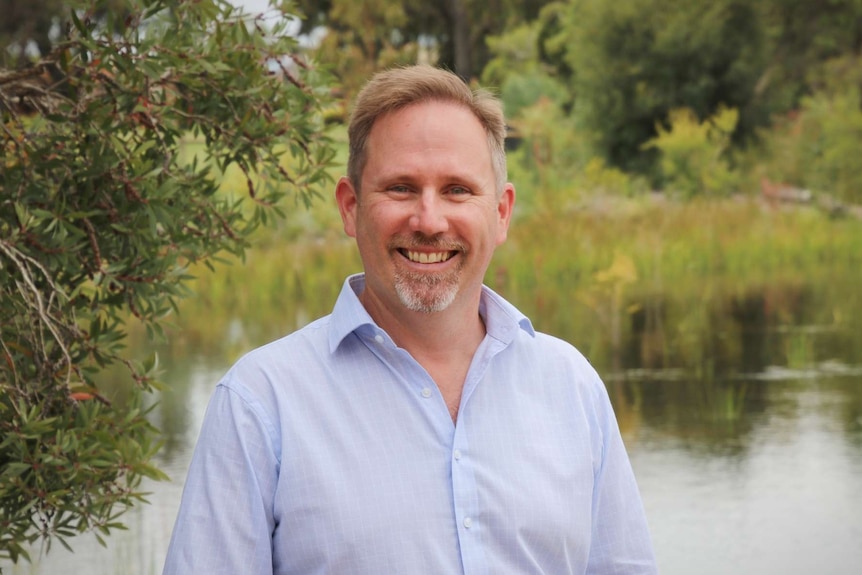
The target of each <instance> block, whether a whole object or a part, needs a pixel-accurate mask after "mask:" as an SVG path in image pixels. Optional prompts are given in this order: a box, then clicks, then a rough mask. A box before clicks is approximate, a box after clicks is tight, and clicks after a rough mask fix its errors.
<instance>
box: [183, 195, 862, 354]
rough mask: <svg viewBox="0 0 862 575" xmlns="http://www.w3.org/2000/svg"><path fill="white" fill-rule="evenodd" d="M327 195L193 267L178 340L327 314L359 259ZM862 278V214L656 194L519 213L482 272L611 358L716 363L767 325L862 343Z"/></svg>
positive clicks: (274, 327) (256, 333) (272, 331)
mask: <svg viewBox="0 0 862 575" xmlns="http://www.w3.org/2000/svg"><path fill="white" fill-rule="evenodd" d="M327 203H328V200H327V201H326V202H322V205H319V206H318V207H316V208H315V209H314V210H312V212H308V213H306V212H302V213H300V214H299V215H301V216H302V218H303V222H304V223H303V224H302V229H303V230H304V231H302V232H301V233H300V232H298V231H297V230H298V228H297V224H296V222H293V223H291V224H290V225H285V226H283V227H282V228H281V229H279V230H275V231H271V230H270V231H267V232H263V234H262V235H261V236H260V237H259V238H258V241H257V242H256V244H255V247H254V248H253V249H251V250H250V251H249V253H248V255H247V259H246V261H245V263H243V264H239V263H236V264H234V265H226V266H219V267H218V268H217V269H216V271H215V272H212V271H209V270H207V269H198V270H194V273H195V275H197V276H198V279H197V280H196V282H195V284H194V286H193V289H194V291H195V294H196V295H195V297H193V298H190V299H188V300H185V301H183V302H182V304H181V306H180V312H181V313H180V315H179V317H178V318H176V320H175V326H176V327H175V328H174V329H172V330H170V340H171V347H172V348H174V349H175V350H183V349H186V348H188V349H191V350H205V351H206V352H207V353H211V352H215V353H225V354H228V355H230V356H235V355H237V354H239V353H241V352H242V351H244V350H247V349H249V348H250V347H252V346H254V345H258V344H260V343H263V342H265V341H267V340H270V339H273V338H275V337H278V336H279V335H282V334H284V333H287V332H289V331H291V330H293V329H295V328H297V327H299V326H301V325H303V324H305V323H307V322H308V321H310V320H311V319H314V318H315V317H318V316H320V315H323V314H326V313H328V312H329V311H330V309H331V307H332V304H333V302H334V301H335V298H336V296H337V294H338V291H339V289H340V288H341V284H342V281H343V279H344V277H345V276H346V275H347V274H349V273H353V272H356V271H359V270H360V269H361V266H360V262H359V259H358V256H357V254H356V250H355V247H354V245H353V243H352V241H351V240H349V239H348V238H346V237H344V235H343V233H342V232H341V230H340V226H339V223H338V222H337V219H336V218H333V216H332V214H333V211H334V209H335V208H334V206H332V205H326V204H327ZM860 279H862V226H860V224H859V222H858V221H855V220H850V219H846V220H842V219H830V218H829V217H827V216H826V215H824V214H823V213H821V212H818V211H816V210H813V209H809V208H792V209H771V208H768V207H765V206H763V205H761V204H760V203H758V202H755V201H750V200H744V199H725V200H702V201H701V200H697V201H689V202H672V201H667V200H664V199H662V198H659V197H650V198H643V199H638V200H632V199H617V198H595V199H593V200H591V201H589V202H585V203H583V204H581V205H579V206H576V207H573V208H572V209H570V210H568V211H566V212H563V213H542V212H533V213H529V214H518V217H517V221H516V222H515V223H514V224H513V228H512V230H511V234H510V238H509V240H508V241H507V243H506V244H504V245H503V246H502V247H501V248H500V249H499V251H498V253H497V255H496V256H495V259H494V261H493V263H492V266H491V268H490V270H489V272H488V276H487V278H486V281H487V283H488V284H489V285H490V286H491V287H492V288H494V289H495V290H497V291H499V292H500V293H502V294H503V295H505V296H506V297H507V298H509V299H510V300H511V301H513V302H514V303H515V304H516V305H517V306H519V307H520V308H521V309H522V310H523V311H524V312H525V313H527V314H528V315H529V316H530V317H531V318H532V319H533V321H534V323H535V324H536V326H537V328H539V329H541V330H542V331H546V332H549V333H553V334H556V335H559V336H561V337H564V338H565V339H568V340H570V341H572V342H574V343H576V344H577V345H578V346H579V347H581V348H582V349H583V350H584V351H585V352H587V353H588V354H589V355H590V356H591V358H592V359H594V362H597V363H598V364H600V365H605V366H614V365H616V364H619V363H623V364H626V363H629V362H631V361H634V360H637V361H638V362H640V364H643V365H647V366H656V367H662V366H664V367H666V366H669V365H684V366H689V367H694V368H695V369H709V367H708V366H709V364H710V363H712V362H714V361H715V360H716V358H715V355H716V354H718V355H719V356H720V357H719V359H720V360H721V361H723V362H724V361H725V360H724V359H722V357H721V356H728V357H726V358H725V359H726V360H727V361H729V362H734V361H737V360H738V358H737V356H740V357H741V356H742V355H743V354H744V353H746V352H745V350H744V349H743V347H744V344H743V342H741V341H739V337H737V336H738V335H739V334H740V333H742V331H744V330H747V329H750V328H751V326H752V325H757V324H760V325H761V326H762V327H771V328H775V329H778V328H781V326H785V327H787V326H791V327H792V326H794V325H801V324H817V325H822V326H826V327H827V328H828V329H829V330H836V331H837V332H841V333H844V332H847V331H848V330H849V332H851V334H850V335H849V336H848V337H851V338H852V337H856V339H855V340H852V341H851V342H849V343H845V344H842V345H845V346H846V345H851V346H853V345H855V346H856V348H857V349H859V348H862V339H860V338H859V337H858V336H853V335H852V333H855V332H859V331H862V328H860V326H862V297H861V296H860V295H859V288H858V284H859V282H860ZM723 342H724V343H723ZM853 342H856V343H853ZM795 345H796V347H797V348H799V342H797V344H795ZM635 348H636V349H635ZM790 352H792V350H788V353H790ZM796 353H798V351H797V352H796ZM632 354H634V355H637V356H638V357H634V358H632V357H628V356H631V355H632ZM735 358H736V359H735ZM860 360H862V358H860ZM737 362H738V361H737ZM704 366H706V367H704Z"/></svg>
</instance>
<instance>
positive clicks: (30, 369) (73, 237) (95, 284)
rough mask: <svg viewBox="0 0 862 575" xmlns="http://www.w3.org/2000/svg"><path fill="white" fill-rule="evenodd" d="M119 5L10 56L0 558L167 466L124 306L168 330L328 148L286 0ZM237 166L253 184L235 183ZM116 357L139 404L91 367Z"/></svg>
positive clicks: (64, 530) (4, 89) (102, 520)
mask: <svg viewBox="0 0 862 575" xmlns="http://www.w3.org/2000/svg"><path fill="white" fill-rule="evenodd" d="M66 4H67V5H68V4H70V3H66ZM103 7H104V4H103V3H98V2H95V1H93V0H91V1H89V2H86V1H83V0H81V1H80V2H76V3H71V6H70V7H66V8H64V9H63V11H62V12H58V13H57V16H56V19H55V20H54V22H55V25H56V27H57V28H58V29H59V30H61V31H62V32H61V33H60V34H59V35H58V37H57V38H56V40H55V41H54V42H53V43H52V46H51V48H50V50H49V51H48V52H43V50H42V48H41V47H40V49H39V55H38V57H36V58H35V59H34V60H32V61H31V62H30V63H29V64H27V65H19V66H18V69H16V70H6V69H3V70H0V114H2V123H0V138H2V140H0V150H2V159H0V166H2V169H0V558H7V557H8V558H11V559H12V560H13V561H15V562H17V560H18V558H19V557H21V556H25V557H26V544H28V543H32V542H33V541H35V540H37V539H39V538H40V537H42V538H45V539H46V540H47V542H48V544H49V545H50V542H51V541H52V540H58V541H60V542H61V543H62V544H63V545H66V546H68V543H67V542H66V539H68V538H69V537H72V536H74V535H76V534H79V533H82V532H86V531H91V530H95V532H96V536H97V537H99V538H100V540H101V536H103V535H108V534H109V533H110V532H111V530H112V529H114V528H117V527H120V526H121V524H120V522H119V520H118V518H119V516H120V515H121V513H122V512H123V511H124V510H125V509H127V508H128V507H129V506H131V505H133V504H134V503H135V502H137V501H140V500H143V494H142V493H140V489H139V485H140V481H141V479H142V478H143V477H152V478H156V479H159V478H163V474H162V473H161V471H159V470H158V469H157V468H156V467H155V466H154V465H153V464H152V462H151V458H152V456H153V455H154V454H155V452H156V450H157V448H158V433H157V431H156V430H155V429H154V428H153V427H152V425H151V424H150V423H149V422H148V420H147V418H146V409H143V408H142V407H141V406H142V397H143V395H144V394H145V393H146V392H148V391H151V390H152V389H153V388H154V387H155V386H156V385H157V384H156V380H155V379H154V378H155V376H156V367H157V366H156V361H155V358H154V357H153V358H150V359H148V360H145V361H142V362H136V361H133V358H128V357H126V356H124V354H123V347H122V343H123V340H124V338H125V335H126V321H127V318H129V319H134V320H136V321H141V322H143V323H144V324H145V325H146V326H147V329H148V331H150V332H151V333H152V334H154V335H157V334H159V333H160V331H161V325H162V321H163V320H164V318H165V316H166V315H168V314H169V313H170V312H171V310H172V309H174V308H175V307H176V303H177V301H178V299H179V298H181V297H183V296H184V295H186V294H187V293H188V287H187V285H186V284H187V281H188V280H189V277H190V276H189V274H188V273H187V271H186V270H187V269H188V267H189V266H191V265H193V264H194V263H196V262H204V263H206V262H209V261H210V260H212V259H213V258H215V257H217V256H218V254H220V253H230V254H236V255H242V253H243V251H244V249H245V248H246V247H247V245H248V242H249V234H250V233H252V232H253V231H254V230H255V229H256V228H257V227H259V226H260V225H262V224H265V223H267V222H268V221H271V220H272V217H273V216H274V215H276V214H281V215H283V212H282V209H281V208H280V207H279V202H280V200H281V199H282V198H283V197H284V196H285V195H286V194H287V193H289V192H292V193H295V194H296V197H297V198H301V199H303V200H305V201H306V202H307V201H310V199H311V196H312V195H313V194H314V186H315V185H317V184H318V183H321V182H322V181H324V180H325V178H326V176H325V172H324V169H325V168H326V166H327V165H328V163H329V162H330V160H331V158H332V151H331V149H330V147H329V144H328V140H327V139H326V138H325V137H324V136H323V135H322V133H321V130H320V119H319V118H320V114H319V108H320V102H321V98H322V95H323V94H325V93H328V88H327V87H326V86H325V84H324V80H323V78H322V77H321V76H320V75H319V74H318V73H317V72H316V71H315V69H314V68H313V67H311V66H310V65H309V64H307V63H306V62H304V61H303V59H302V58H301V56H300V55H299V53H298V51H297V44H296V42H295V40H294V39H293V38H291V37H290V36H289V35H288V34H286V28H287V24H288V18H286V17H285V14H284V13H283V11H284V10H287V9H288V8H289V6H288V5H286V4H285V5H283V6H281V5H280V6H279V9H278V10H271V11H269V12H268V13H267V14H266V16H263V15H261V16H258V17H256V18H248V17H245V16H243V15H241V14H238V13H237V12H236V11H235V9H234V8H233V7H232V6H231V5H230V4H228V3H227V2H226V1H225V0H129V1H128V2H127V4H126V5H125V7H126V9H125V10H122V11H113V10H108V11H106V10H103V9H102V8H103ZM56 78H60V80H59V81H58V80H56ZM183 141H192V142H194V144H195V146H197V147H198V148H199V152H198V153H196V154H187V153H184V152H183V150H182V146H181V143H182V142H183ZM228 168H231V169H238V170H239V171H240V172H241V173H243V174H244V176H245V182H246V191H245V192H244V194H237V195H233V194H230V193H227V192H225V191H224V190H220V189H219V180H220V174H221V173H222V172H223V171H224V170H227V169H228ZM242 195H245V197H244V198H243V197H242ZM118 362H119V363H122V364H124V365H126V366H127V367H128V373H129V377H130V379H131V380H132V381H133V382H134V385H135V390H136V391H135V394H134V397H133V399H132V400H131V401H130V402H129V403H128V404H119V403H115V402H112V401H111V398H109V397H106V394H104V393H103V392H102V391H101V390H100V389H99V388H98V387H97V386H96V384H95V379H94V376H95V375H96V374H97V373H98V372H99V371H100V370H102V369H103V368H105V367H106V366H108V365H111V364H114V363H118Z"/></svg>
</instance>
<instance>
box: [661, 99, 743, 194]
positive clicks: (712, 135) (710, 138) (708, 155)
mask: <svg viewBox="0 0 862 575" xmlns="http://www.w3.org/2000/svg"><path fill="white" fill-rule="evenodd" d="M738 119H739V114H738V113H737V111H736V110H733V109H728V108H720V109H719V111H718V112H717V113H716V114H715V115H714V116H712V117H711V118H708V119H707V120H706V121H704V122H699V121H698V119H697V117H696V116H695V114H694V112H692V111H691V110H688V109H686V108H682V109H679V110H674V111H672V112H671V113H670V117H669V118H668V123H669V124H670V128H665V127H663V126H661V125H657V126H656V131H657V132H658V136H656V137H655V138H653V139H652V140H650V141H648V142H647V143H646V144H644V148H656V149H658V150H659V151H660V152H661V159H660V163H659V167H660V174H661V177H662V181H663V185H664V188H665V189H666V190H667V191H669V192H672V193H674V194H679V195H681V196H683V197H685V198H691V197H694V196H697V195H708V196H720V195H728V194H730V193H732V192H734V191H736V182H737V176H736V174H734V173H733V172H732V171H731V169H730V167H729V165H728V162H727V160H726V158H725V154H726V152H727V150H728V147H729V146H730V138H731V134H732V133H733V131H734V129H735V128H736V123H737V121H738Z"/></svg>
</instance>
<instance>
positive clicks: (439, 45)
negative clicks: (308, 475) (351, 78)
mask: <svg viewBox="0 0 862 575" xmlns="http://www.w3.org/2000/svg"><path fill="white" fill-rule="evenodd" d="M547 3H548V0H531V1H528V2H524V1H518V0H491V1H488V0H485V1H481V2H480V1H478V0H445V1H444V2H425V1H422V0H404V1H403V2H395V1H393V0H374V1H373V2H353V1H351V0H300V6H301V8H302V10H303V12H304V13H305V14H306V16H307V18H306V19H305V21H304V23H303V30H304V31H305V32H309V31H311V30H313V29H315V28H317V27H321V26H323V27H326V29H327V31H328V33H329V34H330V35H331V36H332V38H331V39H330V41H331V42H334V43H336V44H337V45H338V46H340V47H342V49H344V48H346V47H349V46H353V45H356V44H357V42H356V40H355V37H356V36H362V37H365V36H371V37H373V38H374V39H375V41H376V42H378V45H385V44H387V43H388V44H389V45H391V46H392V47H394V48H396V49H399V48H401V47H404V48H407V49H410V50H413V52H412V53H411V54H410V55H414V56H415V48H416V46H418V45H419V44H420V43H422V42H426V43H427V42H431V43H433V45H434V51H435V52H436V54H437V56H438V57H439V59H438V61H437V62H436V63H438V64H440V65H442V66H444V67H446V68H448V69H450V70H453V71H455V72H456V73H457V74H458V75H460V76H461V77H462V78H464V79H466V80H469V79H472V78H474V77H478V76H479V75H480V74H481V73H482V70H483V69H484V67H485V65H486V64H487V63H488V61H489V60H490V59H491V57H492V54H491V53H490V51H489V49H488V46H487V44H486V39H487V37H488V36H489V35H497V34H501V33H502V32H504V31H505V30H506V29H508V28H510V27H514V26H517V25H518V24H520V23H523V22H526V21H529V20H532V19H534V18H536V16H537V15H538V13H539V10H540V9H541V8H542V6H544V5H545V4H547ZM344 6H351V11H353V12H354V13H355V12H361V13H362V14H363V16H362V17H352V18H345V15H346V14H347V11H346V10H345V9H344ZM394 14H397V15H398V17H397V18H392V17H391V16H392V15H394ZM369 18H371V19H372V20H374V21H375V22H376V23H377V26H376V27H375V28H373V29H370V28H369V27H368V25H367V24H368V19H369ZM361 43H367V42H365V41H363V42H361ZM410 55H408V57H409V56H410ZM333 56H334V54H333ZM414 60H415V57H414ZM331 61H332V62H333V63H334V64H335V65H336V68H337V71H338V72H339V75H342V79H343V75H344V74H349V73H350V71H351V69H352V68H351V67H350V66H349V65H345V64H344V63H343V62H340V61H338V60H335V59H333V60H331ZM382 64H383V65H386V64H389V62H384V63H382Z"/></svg>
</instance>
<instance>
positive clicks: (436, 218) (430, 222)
mask: <svg viewBox="0 0 862 575" xmlns="http://www.w3.org/2000/svg"><path fill="white" fill-rule="evenodd" d="M445 203H446V201H445V200H444V199H443V198H441V197H440V195H439V194H438V193H437V192H436V191H435V190H423V191H422V193H420V194H417V195H416V200H415V205H414V210H413V214H412V215H411V216H410V230H411V231H414V232H420V233H422V234H424V235H426V236H434V235H437V234H441V233H444V232H446V231H448V230H449V221H448V219H447V216H446V205H445Z"/></svg>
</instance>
